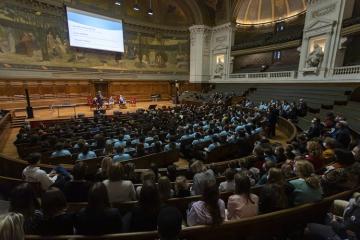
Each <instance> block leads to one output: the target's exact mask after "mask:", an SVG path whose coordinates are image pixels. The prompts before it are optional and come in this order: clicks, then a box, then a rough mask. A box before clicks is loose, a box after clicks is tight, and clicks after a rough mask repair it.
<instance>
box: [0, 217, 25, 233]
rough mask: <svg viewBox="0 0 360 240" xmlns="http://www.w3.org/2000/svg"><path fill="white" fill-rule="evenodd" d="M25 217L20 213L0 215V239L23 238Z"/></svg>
mask: <svg viewBox="0 0 360 240" xmlns="http://www.w3.org/2000/svg"><path fill="white" fill-rule="evenodd" d="M23 224H24V217H23V215H22V214H18V213H8V214H4V215H0V239H9V240H10V239H11V240H23V239H24V228H23Z"/></svg>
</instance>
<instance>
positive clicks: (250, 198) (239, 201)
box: [228, 173, 259, 220]
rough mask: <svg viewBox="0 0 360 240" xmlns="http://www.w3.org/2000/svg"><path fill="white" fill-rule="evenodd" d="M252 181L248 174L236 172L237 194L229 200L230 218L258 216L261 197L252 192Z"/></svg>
mask: <svg viewBox="0 0 360 240" xmlns="http://www.w3.org/2000/svg"><path fill="white" fill-rule="evenodd" d="M250 188H251V183H250V179H249V177H248V176H247V175H246V174H243V173H237V174H235V194H234V195H232V196H230V197H229V200H228V219H229V220H236V219H240V218H245V217H252V216H256V215H257V214H258V211H259V205H258V203H259V197H258V196H256V195H255V194H252V193H251V192H250Z"/></svg>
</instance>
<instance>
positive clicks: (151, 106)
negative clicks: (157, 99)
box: [149, 104, 157, 110]
mask: <svg viewBox="0 0 360 240" xmlns="http://www.w3.org/2000/svg"><path fill="white" fill-rule="evenodd" d="M156 107H157V105H156V104H153V105H149V110H153V109H155V108H156Z"/></svg>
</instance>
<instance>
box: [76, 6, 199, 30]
mask: <svg viewBox="0 0 360 240" xmlns="http://www.w3.org/2000/svg"><path fill="white" fill-rule="evenodd" d="M73 2H78V3H80V4H82V5H86V6H88V7H93V8H98V9H100V10H103V11H104V12H108V11H115V12H116V15H118V16H119V17H121V18H123V19H124V20H125V21H126V20H134V21H136V22H145V23H149V24H155V25H163V26H180V27H185V26H186V27H189V26H191V25H193V24H195V23H196V22H199V17H201V16H199V13H197V12H196V11H199V10H200V9H199V6H198V5H196V2H194V0H151V9H152V10H153V12H154V15H152V16H150V15H148V13H147V12H148V10H149V8H150V0H118V1H117V2H121V5H115V4H114V2H115V0H106V1H105V0H92V1H88V0H76V1H73ZM135 4H138V6H139V7H140V10H139V11H134V9H133V7H134V5H135ZM194 4H195V5H194ZM196 8H197V9H196ZM200 15H201V14H200Z"/></svg>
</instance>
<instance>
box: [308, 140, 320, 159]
mask: <svg viewBox="0 0 360 240" xmlns="http://www.w3.org/2000/svg"><path fill="white" fill-rule="evenodd" d="M306 149H307V150H308V152H309V155H311V156H315V157H318V156H321V153H322V149H321V145H320V143H318V142H315V141H309V142H308V143H307V145H306Z"/></svg>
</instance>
